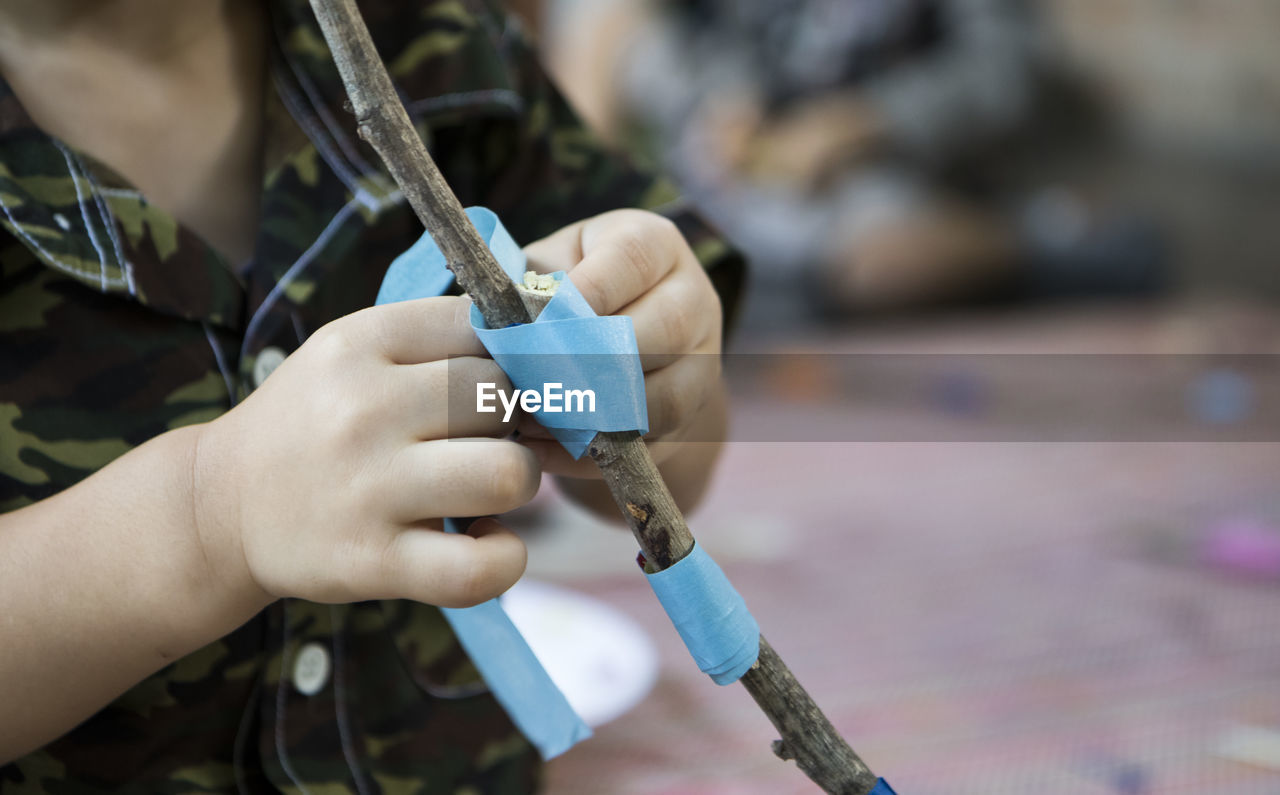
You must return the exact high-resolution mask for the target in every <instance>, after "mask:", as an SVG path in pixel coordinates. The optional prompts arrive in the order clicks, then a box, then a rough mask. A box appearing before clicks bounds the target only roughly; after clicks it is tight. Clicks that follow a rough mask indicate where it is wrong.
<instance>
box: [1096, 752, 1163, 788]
mask: <svg viewBox="0 0 1280 795" xmlns="http://www.w3.org/2000/svg"><path fill="white" fill-rule="evenodd" d="M1085 772H1086V774H1087V775H1088V776H1089V778H1092V779H1094V780H1096V781H1103V782H1106V785H1107V787H1108V788H1109V789H1110V790H1111V791H1112V792H1116V793H1119V795H1145V793H1147V792H1150V791H1151V778H1150V775H1149V774H1148V772H1147V768H1146V767H1145V766H1144V765H1142V764H1140V763H1138V762H1133V761H1129V760H1126V759H1121V758H1120V757H1117V756H1113V755H1111V754H1104V755H1101V756H1096V757H1093V758H1092V759H1090V760H1089V762H1088V763H1087V764H1086V771H1085Z"/></svg>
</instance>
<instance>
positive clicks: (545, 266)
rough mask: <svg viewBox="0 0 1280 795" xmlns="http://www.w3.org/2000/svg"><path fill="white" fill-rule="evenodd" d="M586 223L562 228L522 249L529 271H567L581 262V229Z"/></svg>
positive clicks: (580, 222)
mask: <svg viewBox="0 0 1280 795" xmlns="http://www.w3.org/2000/svg"><path fill="white" fill-rule="evenodd" d="M586 223H587V222H586V221H579V222H578V223H576V224H570V225H569V226H566V227H562V228H560V229H558V230H556V231H555V232H553V233H551V234H550V235H547V236H546V237H544V238H542V239H541V240H536V241H534V242H532V243H530V244H529V245H527V246H525V247H524V257H525V261H526V265H527V266H528V268H529V270H533V271H537V272H538V273H550V272H552V271H564V270H569V269H570V268H572V267H573V266H575V265H577V264H578V263H579V262H580V261H581V260H582V227H583V226H584V225H586Z"/></svg>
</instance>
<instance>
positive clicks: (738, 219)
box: [547, 0, 1165, 313]
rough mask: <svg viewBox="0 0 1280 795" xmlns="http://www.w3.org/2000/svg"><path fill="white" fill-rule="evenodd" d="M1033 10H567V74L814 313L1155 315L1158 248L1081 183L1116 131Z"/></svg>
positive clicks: (836, 6) (729, 0)
mask: <svg viewBox="0 0 1280 795" xmlns="http://www.w3.org/2000/svg"><path fill="white" fill-rule="evenodd" d="M1039 11H1040V9H1038V8H1037V7H1035V5H1034V4H1033V3H1032V2H1030V0H894V1H892V2H891V1H890V0H612V1H611V2H605V3H591V4H586V3H582V2H572V0H559V2H556V3H553V4H552V5H551V10H550V12H549V13H548V22H547V30H548V36H549V39H550V44H549V47H548V53H549V55H548V57H549V59H550V62H551V65H552V69H553V71H554V72H555V73H556V74H557V75H558V77H559V79H560V80H561V82H562V83H563V84H564V87H565V89H566V91H567V93H568V94H569V96H570V97H571V98H572V99H573V101H574V102H575V103H576V104H577V105H578V106H579V107H580V109H581V110H582V112H583V113H584V115H585V116H586V117H587V118H588V119H589V120H590V121H591V122H592V123H593V124H594V125H596V127H597V128H598V129H600V130H601V131H602V132H603V133H604V134H605V135H608V136H614V137H615V138H616V137H618V136H620V135H622V134H623V131H624V130H625V129H627V125H628V124H629V123H631V124H638V125H639V126H640V127H642V128H644V129H646V130H648V131H650V133H651V135H652V140H653V142H654V144H655V148H656V149H657V150H658V156H659V158H660V159H661V160H662V161H663V163H664V164H665V165H666V166H667V167H668V168H669V169H670V170H671V171H672V172H673V173H674V174H675V175H676V176H677V177H678V178H679V179H680V181H681V182H682V185H683V187H684V189H685V191H686V193H687V194H688V195H689V196H690V198H691V199H693V200H694V201H695V202H697V203H698V204H699V206H700V207H701V208H702V209H703V211H704V212H706V213H707V214H708V215H709V216H710V217H711V218H712V219H713V220H714V221H715V222H716V223H718V224H719V225H720V226H721V227H722V228H723V229H724V231H725V232H726V234H727V235H728V236H729V237H730V238H731V239H733V240H734V242H736V243H737V244H738V245H739V246H741V247H742V248H744V249H745V250H746V251H748V252H749V254H750V255H751V256H752V257H753V258H754V259H755V261H756V262H757V263H758V265H759V266H760V267H759V268H758V269H757V271H756V275H757V278H758V279H761V280H763V282H764V284H765V286H766V288H767V289H768V292H770V293H775V294H776V293H777V292H779V291H785V290H788V289H792V290H800V291H802V292H803V293H804V294H805V296H806V297H807V298H808V299H809V301H808V304H809V307H810V308H811V307H813V306H816V307H818V308H825V309H829V310H834V311H835V312H838V313H844V312H848V311H852V310H866V309H880V308H904V307H917V306H924V305H931V304H936V303H943V302H951V301H956V300H960V299H970V298H979V297H982V298H986V297H991V296H993V295H1016V296H1028V295H1031V296H1075V295H1097V294H1122V295H1139V294H1145V293H1149V292H1151V291H1154V290H1156V289H1158V288H1159V287H1160V286H1161V285H1162V283H1163V265H1164V261H1165V256H1164V246H1163V244H1162V237H1161V234H1160V233H1159V232H1158V231H1157V229H1156V226H1155V225H1154V224H1153V223H1152V222H1151V221H1149V220H1147V219H1146V218H1144V217H1143V216H1142V215H1141V214H1135V213H1133V212H1131V211H1127V210H1122V209H1119V205H1118V204H1117V203H1116V202H1114V201H1113V200H1112V197H1111V196H1110V195H1108V194H1107V193H1106V192H1099V191H1097V190H1095V186H1094V185H1092V184H1090V183H1089V181H1088V180H1087V179H1081V178H1080V177H1081V174H1082V171H1081V168H1080V164H1081V163H1088V162H1092V160H1093V158H1094V156H1095V154H1096V152H1097V151H1098V150H1099V149H1100V148H1101V147H1102V145H1103V144H1102V142H1103V141H1104V139H1105V138H1106V134H1105V125H1104V124H1103V123H1102V121H1103V119H1102V114H1100V113H1099V112H1098V109H1097V108H1096V107H1095V106H1094V103H1092V102H1091V100H1090V98H1089V95H1088V92H1087V91H1085V90H1083V89H1082V88H1081V83H1080V81H1078V80H1076V79H1075V77H1074V76H1073V74H1072V73H1071V70H1070V69H1069V68H1068V67H1067V66H1066V64H1065V59H1064V58H1063V57H1062V55H1061V51H1060V48H1059V47H1057V46H1055V45H1054V44H1053V43H1052V39H1053V37H1052V36H1051V34H1050V31H1049V30H1048V29H1047V28H1046V26H1045V24H1044V19H1043V16H1044V15H1043V14H1041V13H1039Z"/></svg>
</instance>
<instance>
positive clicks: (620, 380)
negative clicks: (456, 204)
mask: <svg viewBox="0 0 1280 795" xmlns="http://www.w3.org/2000/svg"><path fill="white" fill-rule="evenodd" d="M467 216H468V217H469V218H470V219H471V222H472V224H474V225H475V227H476V231H478V232H479V233H480V236H481V238H483V239H484V241H485V243H487V244H488V246H489V249H490V250H491V251H492V252H493V255H494V257H495V258H496V259H497V260H498V264H500V265H501V266H502V269H503V270H504V271H506V272H507V274H508V275H509V276H511V277H512V279H513V280H515V281H519V280H520V279H521V278H522V277H523V274H524V270H525V257H524V252H522V251H521V250H520V247H519V245H517V244H516V242H515V241H514V240H512V238H511V235H510V234H509V233H508V232H507V230H506V228H504V227H503V226H502V223H501V222H500V221H499V220H498V218H497V216H496V215H494V214H493V213H492V212H491V211H489V210H487V209H485V208H483V207H470V208H468V209H467ZM554 277H555V279H556V280H557V281H558V282H559V287H558V288H557V290H556V294H555V296H554V297H553V298H552V299H551V301H550V302H549V303H548V304H547V305H546V306H545V307H544V308H543V310H542V313H541V314H539V315H538V318H537V319H536V320H535V321H534V322H533V323H527V324H524V325H519V326H509V327H508V328H504V329H491V328H489V327H488V326H487V325H486V324H485V322H484V318H483V317H481V315H480V312H479V310H477V309H475V308H474V307H473V308H472V310H471V325H472V327H473V328H474V329H475V331H476V336H478V337H479V338H480V342H481V344H482V345H484V347H485V349H486V350H488V351H489V355H491V356H492V357H493V359H494V361H496V362H497V363H498V366H499V367H501V368H502V370H503V372H505V373H506V374H507V377H508V378H510V379H511V383H512V385H514V386H515V387H516V388H517V389H520V390H527V391H533V392H538V393H539V394H542V393H543V392H544V389H545V387H546V385H548V384H559V385H560V387H559V390H560V394H562V395H563V394H566V393H568V392H569V391H571V390H576V391H578V392H587V391H589V392H591V393H592V394H593V395H594V404H593V405H591V406H590V408H591V410H587V407H588V404H586V403H585V402H581V401H580V402H577V403H573V402H570V401H565V402H564V403H562V404H557V408H559V409H564V410H559V411H554V412H552V411H546V410H536V411H534V412H532V413H533V414H534V415H535V416H536V417H537V418H538V422H539V423H540V424H541V425H542V426H543V427H544V428H546V429H547V430H548V431H550V432H551V435H552V436H554V437H555V438H556V440H557V441H559V442H560V444H561V445H563V446H564V448H565V449H566V450H568V451H569V453H570V454H571V455H572V456H573V457H574V458H581V457H582V454H583V453H585V452H586V451H587V446H588V444H589V443H590V442H591V439H592V438H593V437H594V436H595V435H596V434H597V433H599V432H600V431H640V432H641V433H646V432H648V430H649V415H648V412H647V409H646V407H645V396H644V371H643V369H642V368H641V366H640V354H639V351H638V349H637V346H636V337H635V331H634V329H633V328H632V326H631V318H629V317H618V316H610V317H598V316H597V315H596V313H595V312H594V311H592V309H591V306H590V305H589V304H588V303H587V301H586V299H584V298H583V297H582V294H581V293H580V292H578V288H577V287H575V286H574V285H573V281H572V280H571V279H568V278H566V277H565V274H563V273H556V274H554ZM452 282H453V276H452V274H451V273H449V271H448V269H447V267H446V265H445V259H444V255H443V254H441V253H440V250H439V249H438V248H437V247H436V245H435V243H434V242H432V241H431V240H430V237H429V236H427V235H424V236H423V238H422V239H421V240H419V241H418V242H417V243H415V244H414V245H413V247H412V248H410V249H409V250H408V251H406V252H405V253H404V254H402V255H400V256H399V257H397V258H396V260H395V262H393V263H391V267H390V269H389V270H388V271H387V277H386V279H385V280H384V281H383V283H382V289H381V290H380V291H379V293H378V303H380V304H382V303H389V302H392V301H404V300H408V299H411V298H424V297H427V296H428V295H439V294H440V293H441V292H443V291H444V290H445V289H448V287H449V285H450V284H452ZM428 290H436V292H428Z"/></svg>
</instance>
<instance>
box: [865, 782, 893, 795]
mask: <svg viewBox="0 0 1280 795" xmlns="http://www.w3.org/2000/svg"><path fill="white" fill-rule="evenodd" d="M867 795H898V793H896V792H894V791H893V787H891V786H889V782H887V781H885V780H884V779H880V780H879V781H877V782H876V788H875V789H873V790H871V792H869V793H867Z"/></svg>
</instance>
